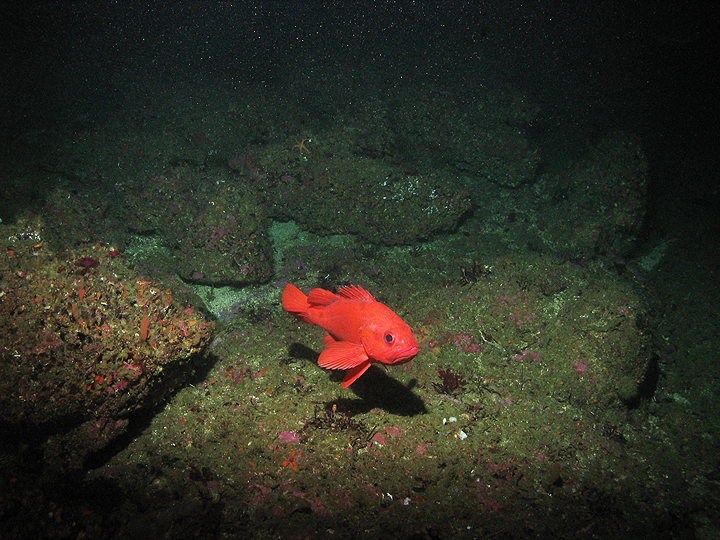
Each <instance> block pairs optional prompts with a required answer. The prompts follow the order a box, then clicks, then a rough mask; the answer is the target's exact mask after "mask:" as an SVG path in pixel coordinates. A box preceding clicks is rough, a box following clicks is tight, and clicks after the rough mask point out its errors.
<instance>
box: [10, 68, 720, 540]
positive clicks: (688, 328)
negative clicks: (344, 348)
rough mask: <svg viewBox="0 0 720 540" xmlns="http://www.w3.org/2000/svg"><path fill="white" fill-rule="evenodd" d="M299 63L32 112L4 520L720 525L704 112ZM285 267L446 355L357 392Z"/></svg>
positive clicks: (717, 343) (161, 528) (158, 526)
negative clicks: (322, 362)
mask: <svg viewBox="0 0 720 540" xmlns="http://www.w3.org/2000/svg"><path fill="white" fill-rule="evenodd" d="M296 61H297V62H298V65H296V67H297V68H298V69H296V70H294V71H292V72H291V73H286V74H284V75H282V76H278V77H279V78H278V80H277V81H275V84H274V85H273V84H267V83H265V82H264V81H255V82H244V81H238V80H228V79H225V80H220V79H222V77H219V78H218V80H215V79H212V84H210V83H209V82H208V80H209V79H203V78H202V77H198V78H193V76H192V75H191V74H190V73H187V74H186V75H187V77H185V78H180V79H178V78H177V77H176V76H172V77H170V76H168V75H167V74H162V73H154V72H152V70H150V69H148V71H147V72H142V70H141V69H140V68H139V67H138V68H136V67H134V66H133V65H130V64H128V65H124V66H122V65H121V66H118V67H117V68H116V69H115V70H114V71H112V73H108V74H107V78H106V79H105V80H106V82H107V88H105V90H106V91H107V92H108V93H109V94H110V99H108V101H110V102H112V105H108V103H107V101H103V100H100V99H97V101H96V100H94V99H93V98H92V94H91V92H90V91H89V90H87V92H86V93H82V92H79V93H78V94H77V95H76V94H72V93H71V97H67V96H65V97H60V98H57V99H58V103H62V107H61V108H59V109H58V108H57V107H60V105H58V104H57V103H55V102H54V101H52V100H51V99H50V98H47V99H48V100H49V101H48V102H43V103H42V106H40V105H38V104H34V106H35V107H36V108H38V109H39V110H45V109H43V107H46V108H47V110H46V111H45V116H43V115H41V114H38V115H37V116H35V117H32V121H30V120H27V118H28V117H26V116H24V115H20V114H16V115H11V116H12V118H11V119H10V120H7V121H4V124H3V129H4V131H3V133H2V135H3V141H4V143H5V144H4V145H3V146H2V155H1V157H2V159H1V160H0V167H1V170H0V172H1V173H2V181H3V184H2V193H0V195H1V196H2V197H1V198H0V217H1V218H2V224H0V230H2V233H3V235H4V236H3V242H4V246H3V250H4V251H3V253H2V254H1V255H0V270H2V275H1V276H0V310H1V313H2V319H0V323H1V324H2V335H1V336H0V340H1V341H0V345H1V348H0V353H2V356H1V357H0V359H1V360H2V363H1V364H0V367H2V369H3V371H2V374H3V377H4V379H3V380H2V381H0V399H1V400H2V401H1V403H2V415H3V416H2V418H1V419H0V433H2V441H1V442H0V460H1V463H2V472H1V473H0V537H1V538H3V539H5V538H7V539H24V538H69V539H83V538H102V539H136V538H168V539H186V538H204V539H205V538H227V539H230V538H243V539H258V540H260V539H274V538H277V539H289V538H293V539H294V538H297V539H315V538H328V539H329V538H332V539H350V538H367V539H378V538H383V539H385V538H388V539H390V538H392V539H414V540H421V539H426V540H427V539H430V540H446V539H451V538H453V539H455V538H457V539H465V538H466V539H477V538H492V539H516V538H527V539H530V538H576V539H586V538H587V539H591V538H601V539H627V538H633V537H635V538H653V539H671V538H672V539H692V538H698V539H711V538H717V537H718V536H720V511H719V510H718V509H720V475H719V474H718V455H720V448H719V447H718V441H719V440H720V423H719V422H718V419H719V418H720V410H719V409H718V403H719V400H718V394H719V393H720V389H719V388H718V375H717V350H718V349H719V348H720V334H719V333H718V321H719V320H720V311H719V309H718V306H719V305H720V295H719V294H718V293H719V291H718V280H717V274H718V269H719V268H720V265H719V264H718V260H719V259H718V257H719V254H718V238H720V235H718V234H717V233H718V227H717V223H716V222H715V221H714V218H713V209H714V208H715V207H716V206H717V204H716V203H717V198H718V196H717V191H714V190H712V189H709V188H708V187H707V184H706V183H705V180H706V179H707V178H708V177H712V176H713V175H715V176H716V175H717V170H716V168H713V163H714V161H716V156H715V154H714V152H715V151H716V147H715V146H713V145H714V143H715V141H714V139H713V138H712V137H711V136H710V135H709V134H708V132H706V131H699V132H698V131H693V130H690V129H688V130H687V131H688V132H690V131H692V135H691V136H689V135H688V133H687V132H686V131H685V128H683V127H682V126H677V125H675V124H674V123H673V121H672V119H667V120H661V121H658V123H657V124H656V125H654V126H653V128H648V127H647V125H645V124H644V123H643V122H644V119H642V121H640V120H638V118H640V117H642V114H640V113H639V112H637V110H636V111H635V112H636V113H637V115H638V116H637V117H634V118H632V119H630V120H628V121H627V122H625V123H622V124H623V125H613V126H610V127H608V126H606V125H605V122H604V121H600V120H597V121H592V120H590V118H592V115H593V114H599V113H598V111H597V110H596V109H593V108H590V107H588V108H584V106H583V105H581V104H575V105H574V107H576V110H574V111H573V113H578V116H580V117H582V114H584V115H586V116H584V117H583V118H585V120H586V121H587V122H588V124H592V127H589V126H583V127H582V128H577V129H579V130H580V131H584V130H587V132H584V133H583V134H582V135H578V134H577V132H573V131H572V130H571V129H569V128H568V130H567V131H566V132H563V130H562V129H560V128H556V131H553V129H552V128H551V127H548V126H551V125H554V124H553V121H554V118H555V117H554V115H556V114H558V110H559V109H563V107H564V106H565V104H564V103H562V104H560V105H562V106H560V105H559V103H558V102H554V103H553V102H552V100H551V99H550V98H549V97H548V96H549V95H550V94H552V93H553V90H552V89H547V88H546V89H545V90H544V98H543V97H542V96H541V94H543V92H541V91H540V90H537V89H536V92H535V93H536V94H537V97H536V96H534V95H533V92H532V91H525V90H524V89H522V90H521V87H522V85H520V84H509V83H505V82H503V81H502V80H501V79H502V77H499V76H497V75H494V74H488V75H485V74H483V73H482V72H480V71H477V72H472V73H470V74H468V73H469V72H468V71H467V70H461V71H462V73H461V74H459V75H458V74H455V75H454V76H452V77H451V76H449V75H448V77H447V79H445V78H443V77H435V79H434V80H431V78H430V77H427V76H424V75H422V74H418V73H414V74H412V77H411V78H407V77H406V78H405V79H404V80H403V82H402V83H393V84H388V85H387V86H384V84H385V83H384V82H383V81H382V77H381V70H378V71H373V70H372V69H370V68H369V67H368V66H360V67H361V68H362V69H360V68H358V69H357V70H354V69H352V68H350V67H347V66H345V67H338V66H336V65H332V66H330V67H323V66H322V65H314V64H313V65H310V66H308V64H312V62H310V61H309V59H307V58H306V57H302V56H300V57H298V58H296ZM290 63H292V61H290ZM135 69H137V71H134V70H135ZM478 69H480V68H479V67H478ZM48 76H50V75H48ZM52 76H54V77H58V85H57V87H58V88H69V87H70V86H69V84H68V80H67V79H64V77H70V76H69V75H66V74H63V73H62V72H61V71H58V72H53V73H52ZM340 76H342V79H343V80H344V81H355V82H353V83H350V82H348V83H347V84H344V85H337V84H334V81H337V79H338V78H339V77H340ZM374 77H376V78H374ZM138 81H141V82H140V83H138ZM111 88H112V89H113V90H112V91H111V90H110V89H111ZM95 91H96V92H97V93H98V94H102V93H103V88H99V89H98V88H95ZM95 97H96V98H97V97H98V96H97V95H96V96H95ZM645 97H646V98H647V96H645ZM607 99H608V100H610V101H612V99H611V98H607ZM648 99H649V98H648ZM558 101H561V99H559V98H558ZM650 102H651V101H650ZM625 103H626V99H625V98H624V97H623V98H622V99H620V98H618V103H613V104H612V105H608V107H611V108H612V106H617V107H618V108H619V110H621V105H620V104H622V105H623V106H624V105H625ZM568 107H570V105H568ZM648 108H650V106H648ZM18 110H20V109H19V108H18ZM58 111H59V112H58ZM580 113H582V114H580ZM668 114H670V113H668ZM21 117H22V118H21ZM574 118H575V117H574ZM619 124H621V123H619ZM568 125H569V124H568ZM565 127H567V125H565ZM5 128H7V129H5ZM590 132H592V133H590ZM564 137H565V138H564ZM558 140H564V141H565V146H562V145H558V144H557V141H558ZM679 140H685V141H686V143H685V144H679V143H677V141H679ZM287 283H293V284H295V285H296V286H298V287H299V288H301V289H302V290H304V291H306V292H307V291H308V290H310V289H312V288H313V287H323V288H328V289H333V290H336V289H337V288H338V287H342V286H344V285H348V284H355V285H361V286H362V287H364V288H366V289H367V290H368V291H370V292H371V293H372V294H373V295H374V296H375V297H376V298H377V299H378V300H379V301H381V302H383V303H385V304H386V305H388V306H389V307H390V308H392V309H393V310H394V311H395V312H396V313H397V314H398V315H399V316H401V317H402V318H403V319H404V320H405V321H406V322H407V323H409V324H410V326H411V327H412V328H413V331H414V333H415V336H416V338H417V340H418V343H419V347H420V352H419V354H418V355H417V357H416V358H414V359H413V360H412V361H411V362H409V363H407V364H404V365H401V366H395V367H393V366H389V367H381V366H377V365H376V366H373V367H372V368H371V369H370V370H369V371H368V372H367V373H366V374H364V375H363V376H362V377H361V378H360V379H359V380H358V381H357V382H355V383H354V384H352V385H351V386H350V387H349V388H345V389H343V388H342V386H341V383H342V378H343V374H342V372H330V371H327V370H324V369H322V368H320V367H318V365H317V359H318V355H319V353H320V351H321V350H322V348H323V333H324V332H323V331H322V330H321V329H320V328H317V327H314V326H310V325H307V324H304V323H301V322H299V321H297V320H296V319H294V318H293V317H291V316H290V315H289V314H288V313H286V312H285V311H284V310H283V309H282V306H281V301H280V297H281V293H282V289H283V287H284V286H285V285H286V284H287ZM38 336H40V337H38ZM36 340H37V341H36ZM11 377H14V378H11Z"/></svg>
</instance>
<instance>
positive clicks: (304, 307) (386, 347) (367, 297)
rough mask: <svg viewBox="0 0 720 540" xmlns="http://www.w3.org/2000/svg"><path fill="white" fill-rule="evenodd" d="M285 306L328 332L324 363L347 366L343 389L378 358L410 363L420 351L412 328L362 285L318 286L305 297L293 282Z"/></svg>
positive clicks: (321, 362)
mask: <svg viewBox="0 0 720 540" xmlns="http://www.w3.org/2000/svg"><path fill="white" fill-rule="evenodd" d="M283 307H284V308H285V311H287V312H288V313H292V314H293V315H295V316H296V317H297V318H298V319H300V320H301V321H305V322H306V323H310V324H315V325H317V326H319V327H321V328H324V329H325V330H327V332H328V333H327V334H325V350H324V351H323V352H322V353H321V354H320V358H319V360H318V365H319V366H320V367H323V368H326V369H346V370H347V373H345V380H344V381H343V383H342V385H343V388H347V387H348V386H350V385H351V384H352V383H354V382H355V381H356V380H357V379H358V377H360V375H362V374H363V373H365V371H366V370H367V368H369V367H370V364H372V363H373V362H379V363H381V364H395V365H398V364H404V363H405V362H409V361H410V360H412V358H413V357H414V356H415V355H416V354H417V353H418V344H417V341H416V340H415V336H413V333H412V329H411V328H410V326H409V325H408V324H407V323H406V322H405V321H403V320H402V319H401V318H400V317H398V316H397V314H396V313H395V312H394V311H393V310H392V309H390V308H389V307H387V306H386V305H385V304H381V303H380V302H378V301H377V300H375V299H374V298H373V297H372V295H371V294H370V293H369V292H367V291H366V290H365V289H363V288H362V287H358V286H356V285H351V286H349V287H343V288H341V289H340V290H339V291H338V293H337V294H334V293H331V292H330V291H326V290H325V289H313V290H312V291H310V294H308V295H307V296H305V294H304V293H303V292H302V291H301V290H300V289H298V288H297V287H295V286H294V285H290V284H288V285H286V286H285V289H284V290H283Z"/></svg>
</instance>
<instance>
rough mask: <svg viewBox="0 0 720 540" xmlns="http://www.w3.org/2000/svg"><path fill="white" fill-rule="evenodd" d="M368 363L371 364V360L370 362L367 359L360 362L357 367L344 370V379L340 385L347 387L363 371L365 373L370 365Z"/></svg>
mask: <svg viewBox="0 0 720 540" xmlns="http://www.w3.org/2000/svg"><path fill="white" fill-rule="evenodd" d="M370 364H372V362H370V361H369V360H368V361H367V362H365V363H364V364H360V365H359V366H358V367H354V368H352V369H348V370H347V371H346V372H345V379H344V380H343V383H342V387H343V388H347V387H348V386H350V385H351V384H352V383H354V382H355V381H357V380H358V378H360V375H362V374H363V373H365V372H366V371H367V369H368V368H369V367H370Z"/></svg>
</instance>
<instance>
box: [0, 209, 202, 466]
mask: <svg viewBox="0 0 720 540" xmlns="http://www.w3.org/2000/svg"><path fill="white" fill-rule="evenodd" d="M0 231H1V232H2V237H3V238H6V239H7V243H6V247H5V248H4V249H3V250H2V252H0V325H1V326H2V329H1V330H0V423H1V424H2V425H3V426H5V427H6V428H11V429H12V431H13V432H15V433H18V434H19V436H20V438H22V437H24V436H26V435H27V436H28V437H32V438H33V440H35V441H38V442H39V443H40V444H41V445H42V447H43V450H44V452H45V462H46V464H47V465H48V466H50V467H52V468H55V469H58V470H64V469H73V468H77V467H79V466H81V465H82V463H83V460H84V459H85V457H86V456H87V455H88V454H89V453H90V452H93V451H97V450H100V449H102V448H103V447H104V446H105V445H107V444H108V442H110V441H111V440H113V439H114V438H115V437H117V436H118V435H119V434H121V433H123V432H124V431H125V430H126V428H127V426H128V423H129V420H130V418H131V415H132V413H134V412H136V411H139V410H143V409H147V408H149V407H151V406H153V405H154V404H157V403H158V402H159V401H161V400H162V399H163V398H165V397H167V396H168V394H169V393H171V392H172V391H174V390H176V389H177V388H178V387H179V385H180V384H181V383H182V382H183V381H184V380H187V377H188V375H189V374H190V373H192V371H193V369H194V367H195V366H196V363H197V361H198V360H199V359H200V358H202V357H203V353H204V351H205V349H206V347H207V345H208V344H209V341H210V339H211V337H212V333H213V325H212V323H208V322H207V321H206V320H205V319H204V317H203V315H202V314H201V313H199V312H197V311H195V310H194V309H193V308H192V307H190V306H183V305H179V304H178V302H176V301H175V300H173V294H172V291H171V290H169V289H167V288H163V287H161V286H160V285H158V284H156V283H153V282H149V281H146V280H144V279H142V278H141V277H140V276H139V275H138V274H137V273H136V271H134V270H133V269H132V268H131V267H129V266H128V265H127V264H126V263H125V262H124V260H123V256H122V255H120V254H119V253H118V252H117V251H114V250H111V249H108V248H106V247H102V246H98V245H94V246H80V247H76V248H73V249H72V250H67V251H62V252H57V253H55V252H52V251H50V250H49V249H48V248H47V247H45V246H44V241H43V228H42V223H41V222H40V221H38V220H36V221H33V222H29V223H21V224H19V225H17V226H5V225H0Z"/></svg>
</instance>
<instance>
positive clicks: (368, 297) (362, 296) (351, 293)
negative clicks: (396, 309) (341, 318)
mask: <svg viewBox="0 0 720 540" xmlns="http://www.w3.org/2000/svg"><path fill="white" fill-rule="evenodd" d="M338 295H339V296H342V297H343V298H347V299H348V300H365V301H370V302H375V299H374V298H373V295H372V294H370V293H369V292H367V291H366V290H365V289H363V288H362V287H360V286H359V285H348V286H347V287H341V288H340V290H338Z"/></svg>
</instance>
